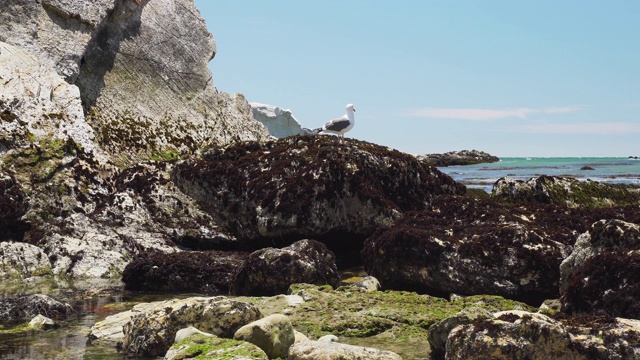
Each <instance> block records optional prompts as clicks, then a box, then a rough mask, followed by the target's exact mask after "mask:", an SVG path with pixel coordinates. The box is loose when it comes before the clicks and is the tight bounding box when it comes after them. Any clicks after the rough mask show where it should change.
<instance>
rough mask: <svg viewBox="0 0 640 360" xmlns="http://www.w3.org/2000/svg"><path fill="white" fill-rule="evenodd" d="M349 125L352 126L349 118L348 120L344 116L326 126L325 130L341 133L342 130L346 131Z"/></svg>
mask: <svg viewBox="0 0 640 360" xmlns="http://www.w3.org/2000/svg"><path fill="white" fill-rule="evenodd" d="M349 124H350V122H349V118H347V117H346V116H342V117H339V118H337V119H333V120H331V121H329V122H328V123H326V124H324V129H325V130H329V131H340V130H343V129H346V128H347V127H348V126H349Z"/></svg>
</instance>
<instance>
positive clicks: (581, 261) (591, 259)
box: [560, 219, 640, 319]
mask: <svg viewBox="0 0 640 360" xmlns="http://www.w3.org/2000/svg"><path fill="white" fill-rule="evenodd" d="M560 271H561V292H562V297H561V301H562V304H563V309H564V310H565V311H568V312H591V311H600V310H604V311H605V312H606V313H608V314H609V315H611V316H620V317H628V318H635V319H640V305H639V304H638V301H637V300H638V298H639V297H640V226H639V225H637V224H633V223H628V222H625V221H621V220H615V219H614V220H601V221H598V222H595V223H594V224H593V225H592V226H591V228H590V229H589V231H587V232H585V233H584V234H582V235H580V237H579V238H578V240H577V241H576V244H575V247H574V249H573V252H572V253H571V255H570V256H569V257H567V259H565V260H564V261H563V262H562V264H561V267H560Z"/></svg>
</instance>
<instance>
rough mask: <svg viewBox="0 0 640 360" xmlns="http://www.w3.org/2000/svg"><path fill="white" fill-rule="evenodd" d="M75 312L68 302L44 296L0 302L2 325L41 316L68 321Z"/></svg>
mask: <svg viewBox="0 0 640 360" xmlns="http://www.w3.org/2000/svg"><path fill="white" fill-rule="evenodd" d="M74 312H75V311H74V310H73V307H71V305H69V304H68V303H66V302H61V301H58V300H56V299H54V298H52V297H50V296H47V295H42V294H33V295H22V296H16V297H10V298H6V299H2V300H0V323H18V322H25V321H29V320H31V319H32V318H34V317H35V316H36V315H38V314H41V315H45V316H47V317H49V318H53V319H58V320H59V319H66V318H67V317H68V316H70V315H71V314H73V313H74Z"/></svg>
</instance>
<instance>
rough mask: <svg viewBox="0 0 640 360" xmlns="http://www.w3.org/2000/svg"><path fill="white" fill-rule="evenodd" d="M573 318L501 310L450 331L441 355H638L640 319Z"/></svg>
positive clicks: (542, 357)
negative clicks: (566, 321) (568, 319)
mask: <svg viewBox="0 0 640 360" xmlns="http://www.w3.org/2000/svg"><path fill="white" fill-rule="evenodd" d="M586 319H588V320H586V321H585V320H582V321H580V320H579V319H573V320H574V322H573V323H564V322H561V321H558V320H555V319H553V318H551V317H549V316H546V315H543V314H539V313H530V312H526V311H517V310H513V311H503V312H499V313H495V314H493V318H492V319H486V320H482V321H475V322H473V323H470V324H466V325H460V326H457V327H456V328H454V329H453V331H451V333H450V334H449V338H448V340H447V345H446V349H447V350H446V356H445V359H470V360H475V359H478V360H480V359H483V360H484V359H505V360H506V359H576V360H578V359H637V358H638V357H639V356H640V342H639V339H638V336H637V332H638V331H639V330H640V322H638V321H637V320H629V319H622V318H618V319H613V318H611V319H600V318H598V317H597V316H596V317H594V318H593V319H589V318H586Z"/></svg>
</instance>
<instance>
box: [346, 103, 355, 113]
mask: <svg viewBox="0 0 640 360" xmlns="http://www.w3.org/2000/svg"><path fill="white" fill-rule="evenodd" d="M349 110H351V111H353V112H356V108H354V107H353V104H347V111H349Z"/></svg>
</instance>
